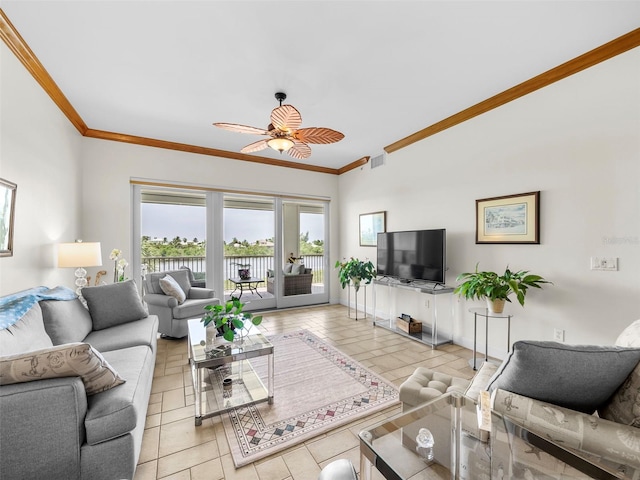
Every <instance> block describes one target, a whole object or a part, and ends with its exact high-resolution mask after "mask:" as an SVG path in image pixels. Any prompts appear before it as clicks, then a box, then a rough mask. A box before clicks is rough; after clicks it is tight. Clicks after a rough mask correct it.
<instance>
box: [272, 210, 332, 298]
mask: <svg viewBox="0 0 640 480" xmlns="http://www.w3.org/2000/svg"><path fill="white" fill-rule="evenodd" d="M280 203H281V209H280V211H281V216H280V220H281V225H282V227H281V229H280V231H281V235H280V239H281V241H280V242H279V245H280V252H281V253H282V255H281V256H282V260H283V261H282V269H281V270H280V271H278V272H275V273H277V275H275V279H274V281H275V283H277V285H278V289H277V298H278V306H283V307H293V306H301V305H310V304H314V303H326V302H328V301H329V290H328V288H327V285H326V284H325V278H326V277H325V272H326V271H327V270H328V252H327V249H326V245H327V244H328V242H327V231H328V228H327V215H326V214H325V211H326V208H327V205H328V204H326V203H323V202H317V203H316V202H309V201H301V200H288V199H283V200H282V201H281V202H280Z"/></svg>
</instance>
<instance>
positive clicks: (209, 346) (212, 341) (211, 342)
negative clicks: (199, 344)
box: [204, 322, 218, 353]
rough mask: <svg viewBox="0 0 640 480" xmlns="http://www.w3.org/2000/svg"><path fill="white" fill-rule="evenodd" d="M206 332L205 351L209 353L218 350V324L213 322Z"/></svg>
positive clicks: (206, 328)
mask: <svg viewBox="0 0 640 480" xmlns="http://www.w3.org/2000/svg"><path fill="white" fill-rule="evenodd" d="M205 331H206V335H207V337H206V338H207V339H206V340H205V344H204V351H205V352H207V353H208V352H210V351H212V350H213V349H214V348H216V336H217V335H218V329H217V328H216V324H215V323H213V322H211V323H210V324H209V325H207V326H206V327H205Z"/></svg>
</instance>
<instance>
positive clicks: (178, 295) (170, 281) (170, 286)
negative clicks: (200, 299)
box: [159, 275, 187, 305]
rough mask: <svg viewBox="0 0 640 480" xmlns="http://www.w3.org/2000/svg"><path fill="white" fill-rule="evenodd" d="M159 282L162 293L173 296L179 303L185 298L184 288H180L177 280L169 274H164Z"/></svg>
mask: <svg viewBox="0 0 640 480" xmlns="http://www.w3.org/2000/svg"><path fill="white" fill-rule="evenodd" d="M159 283H160V288H161V289H162V291H163V292H164V294H165V295H169V296H171V297H173V298H175V299H176V300H177V301H178V304H179V305H181V304H183V303H184V301H185V300H186V299H187V296H186V295H185V293H184V290H182V288H180V285H179V284H178V282H177V281H176V280H175V279H174V278H173V277H172V276H171V275H165V276H164V277H163V278H161V279H160V280H159Z"/></svg>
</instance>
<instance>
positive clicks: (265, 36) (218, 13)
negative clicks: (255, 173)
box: [0, 0, 640, 168]
mask: <svg viewBox="0 0 640 480" xmlns="http://www.w3.org/2000/svg"><path fill="white" fill-rule="evenodd" d="M0 7H1V8H2V9H3V11H4V12H5V14H6V15H7V16H8V18H9V19H10V20H11V22H12V23H13V24H14V26H15V27H16V29H17V30H18V32H19V33H20V34H21V35H22V37H23V38H24V40H25V41H26V43H27V44H28V45H29V46H30V47H31V49H32V50H33V52H34V53H35V55H36V56H37V57H38V58H39V59H40V61H41V62H42V64H43V65H44V67H45V68H46V70H47V71H48V72H49V74H50V75H51V76H52V77H53V79H54V80H55V82H56V83H57V84H58V86H59V87H60V89H61V90H62V92H63V93H64V94H65V95H66V96H67V98H68V99H69V101H70V102H71V104H72V105H73V106H74V107H75V109H76V110H77V111H78V113H79V114H80V116H81V117H82V119H83V120H84V121H85V122H86V124H87V125H88V126H89V127H90V128H92V129H97V130H106V131H111V132H117V133H124V134H129V135H137V136H142V137H149V138H154V139H160V140H167V141H173V142H180V143H186V144H191V145H197V146H204V147H211V148H216V149H222V150H228V151H232V152H238V151H239V150H240V149H241V148H242V147H243V146H244V145H246V144H249V143H251V142H253V141H256V140H258V139H260V138H261V137H258V136H254V135H246V134H244V135H243V134H240V133H233V132H229V131H224V130H221V129H218V128H215V127H213V126H212V125H211V124H212V123H213V122H230V123H240V124H244V125H252V126H257V127H262V128H265V127H266V126H267V124H268V123H269V113H270V112H271V110H272V109H273V108H274V107H276V106H277V102H276V100H275V98H274V93H275V92H276V91H283V92H286V93H287V95H288V98H287V101H286V103H290V104H292V105H294V106H295V107H296V108H298V110H299V111H300V112H301V114H302V120H303V123H302V126H303V127H312V126H315V127H329V128H333V129H335V130H338V131H341V132H343V133H344V134H345V138H344V139H343V140H342V141H341V142H339V143H336V144H332V145H312V154H311V157H310V158H309V159H307V160H305V161H304V162H306V163H309V164H313V165H320V166H326V167H330V168H340V167H342V166H344V165H347V164H349V163H351V162H353V161H355V160H357V159H359V158H361V157H363V156H365V155H372V156H373V155H378V154H380V153H382V151H383V148H384V147H385V146H386V145H389V144H391V143H393V142H395V141H397V140H400V139H402V138H404V137H406V136H408V135H410V134H412V133H414V132H416V131H418V130H421V129H423V128H425V127H427V126H429V125H431V124H434V123H436V122H438V121H440V120H442V119H444V118H446V117H448V116H450V115H452V114H455V113H457V112H459V111H461V110H463V109H465V108H467V107H470V106H472V105H474V104H476V103H478V102H481V101H482V100H485V99H487V98H489V97H491V96H493V95H495V94H497V93H500V92H502V91H504V90H506V89H508V88H510V87H512V86H514V85H516V84H518V83H520V82H523V81H525V80H528V79H530V78H531V77H534V76H536V75H538V74H540V73H542V72H544V71H546V70H549V69H551V68H553V67H556V66H558V65H559V64H561V63H563V62H566V61H568V60H571V59H573V58H575V57H577V56H578V55H581V54H583V53H585V52H587V51H589V50H592V49H593V48H595V47H598V46H600V45H602V44H604V43H606V42H608V41H610V40H613V39H615V38H617V37H619V36H621V35H623V34H625V33H628V32H630V31H632V30H634V29H636V28H638V27H639V26H640V2H639V1H519V0H513V1H465V2H463V1H453V0H449V1H403V0H393V1H364V0H362V1H358V0H351V1H326V0H325V1H306V0H289V1H266V0H263V1H244V0H233V1H215V0H214V1H211V0H210V1H205V0H200V1H179V0H174V1H151V0H138V1H127V0H120V1H99V0H83V1H79V0H75V1H72V0H66V1H65V0H41V1H36V0H0ZM258 155H261V156H264V157H270V158H274V159H281V160H291V161H295V160H293V159H292V158H291V157H289V156H287V155H286V154H283V155H280V154H278V153H277V152H275V151H272V150H270V149H268V150H263V151H262V152H258Z"/></svg>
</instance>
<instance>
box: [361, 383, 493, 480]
mask: <svg viewBox="0 0 640 480" xmlns="http://www.w3.org/2000/svg"><path fill="white" fill-rule="evenodd" d="M487 440H488V435H487V434H486V432H483V431H480V430H479V429H478V420H477V410H476V403H475V402H474V401H473V400H471V399H469V398H467V397H464V396H463V395H461V394H459V393H457V392H452V393H449V394H445V395H443V396H441V397H439V398H438V399H436V400H434V401H431V402H428V403H426V404H424V405H422V406H418V407H416V408H414V409H412V410H409V411H407V412H404V413H402V414H400V415H398V416H396V417H394V418H392V419H390V420H388V421H386V422H384V423H382V424H380V425H379V426H377V427H374V428H372V429H370V430H365V431H362V432H360V451H361V454H362V456H361V459H362V464H361V475H362V479H363V480H370V479H372V478H374V477H373V471H372V467H375V468H376V469H377V470H378V471H379V472H380V473H381V474H382V475H383V476H384V478H386V479H392V480H403V479H413V478H415V479H423V478H425V479H427V478H428V479H450V478H469V479H485V478H486V479H488V478H490V469H491V464H490V448H489V444H488V442H487ZM463 457H464V458H463ZM463 467H464V469H463Z"/></svg>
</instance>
